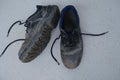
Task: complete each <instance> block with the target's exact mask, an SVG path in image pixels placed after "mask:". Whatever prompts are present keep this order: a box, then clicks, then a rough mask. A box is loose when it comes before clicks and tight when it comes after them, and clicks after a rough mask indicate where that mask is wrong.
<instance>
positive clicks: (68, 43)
mask: <svg viewBox="0 0 120 80" xmlns="http://www.w3.org/2000/svg"><path fill="white" fill-rule="evenodd" d="M59 26H60V32H61V43H60V46H61V58H62V61H63V63H64V65H65V66H66V67H67V68H76V67H77V66H78V65H79V64H80V61H81V58H82V54H83V40H82V37H81V35H80V34H81V31H80V26H79V16H78V14H77V11H76V9H75V8H74V6H71V5H69V6H66V7H65V8H64V9H63V10H62V12H61V19H60V24H59Z"/></svg>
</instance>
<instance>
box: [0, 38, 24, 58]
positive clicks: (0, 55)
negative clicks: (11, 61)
mask: <svg viewBox="0 0 120 80" xmlns="http://www.w3.org/2000/svg"><path fill="white" fill-rule="evenodd" d="M24 40H25V39H17V40H14V41H12V42H10V43H9V44H8V45H7V46H6V47H5V49H4V50H3V52H2V53H1V54H0V57H2V55H3V54H4V53H5V51H6V50H7V49H8V47H9V46H10V45H11V44H13V43H15V42H17V41H24Z"/></svg>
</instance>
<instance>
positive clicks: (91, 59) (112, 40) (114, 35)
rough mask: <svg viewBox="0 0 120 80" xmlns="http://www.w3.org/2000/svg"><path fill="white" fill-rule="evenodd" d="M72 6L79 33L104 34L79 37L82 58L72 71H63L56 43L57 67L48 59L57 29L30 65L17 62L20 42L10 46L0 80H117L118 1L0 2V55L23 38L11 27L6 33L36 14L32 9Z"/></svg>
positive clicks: (19, 30) (119, 46)
mask: <svg viewBox="0 0 120 80" xmlns="http://www.w3.org/2000/svg"><path fill="white" fill-rule="evenodd" d="M49 4H51V5H52V4H55V5H58V6H59V8H60V10H62V9H63V8H64V7H65V6H66V5H70V4H71V5H74V6H75V7H76V9H77V11H78V14H79V16H80V27H81V31H82V32H85V33H102V32H105V31H109V33H108V34H106V35H103V36H99V37H91V36H83V45H84V51H83V58H82V61H81V64H80V65H79V66H78V67H77V68H75V69H72V70H70V69H67V68H65V67H64V65H63V63H62V61H61V57H60V40H58V41H57V42H56V44H55V46H54V49H53V53H54V56H55V57H56V58H57V60H58V61H59V62H60V63H61V64H60V66H58V65H57V63H56V62H55V61H54V60H53V59H52V57H51V55H50V47H51V45H52V42H53V40H54V39H55V38H56V37H58V35H59V34H60V32H59V26H57V28H56V29H55V30H53V32H52V36H51V40H50V42H49V44H48V46H47V47H46V48H45V50H44V51H43V52H42V54H41V55H40V56H38V57H37V58H36V59H35V60H34V61H32V62H30V63H27V64H25V63H22V62H21V61H20V60H19V59H18V51H19V49H20V46H21V44H22V42H17V43H15V44H13V45H12V46H10V47H9V48H8V50H7V51H6V52H5V54H4V55H3V57H2V58H0V80H120V76H119V75H120V9H119V8H120V5H119V4H120V1H119V0H0V37H1V38H0V51H1V52H2V51H3V49H4V48H5V47H6V45H7V44H8V43H9V42H11V41H13V40H15V39H18V38H24V36H25V35H24V34H25V27H23V26H19V25H15V26H14V28H13V29H12V31H11V33H10V35H9V37H8V38H7V37H6V35H7V30H8V29H9V27H10V25H11V24H12V23H13V22H15V21H17V20H26V19H27V18H28V17H29V16H30V15H31V14H32V13H34V12H35V11H36V5H49Z"/></svg>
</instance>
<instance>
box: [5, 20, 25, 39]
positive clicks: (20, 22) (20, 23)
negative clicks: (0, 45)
mask: <svg viewBox="0 0 120 80" xmlns="http://www.w3.org/2000/svg"><path fill="white" fill-rule="evenodd" d="M17 23H19V24H18V25H22V24H25V23H26V22H22V21H16V22H14V23H13V24H12V25H11V26H10V28H9V29H8V32H7V37H8V36H9V34H10V31H11V29H12V28H13V26H14V25H15V24H17Z"/></svg>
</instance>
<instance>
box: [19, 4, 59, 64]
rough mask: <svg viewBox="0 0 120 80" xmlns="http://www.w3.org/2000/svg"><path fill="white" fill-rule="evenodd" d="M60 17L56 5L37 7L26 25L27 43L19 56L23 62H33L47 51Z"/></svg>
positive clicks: (25, 42)
mask: <svg viewBox="0 0 120 80" xmlns="http://www.w3.org/2000/svg"><path fill="white" fill-rule="evenodd" d="M59 17H60V11H59V8H58V7H57V6H56V5H49V6H39V5H38V6H37V11H36V12H35V13H34V14H33V15H31V16H30V17H29V18H28V19H27V20H26V24H25V25H24V26H26V27H27V30H26V34H25V41H24V43H23V44H22V47H21V49H20V51H19V54H18V55H19V59H20V60H21V61H22V62H30V61H32V60H33V59H35V58H36V57H37V56H38V55H39V54H40V53H41V52H42V51H43V50H44V49H45V47H46V46H47V44H48V42H49V40H50V36H51V31H52V30H53V29H54V28H56V26H57V23H58V20H59Z"/></svg>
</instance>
